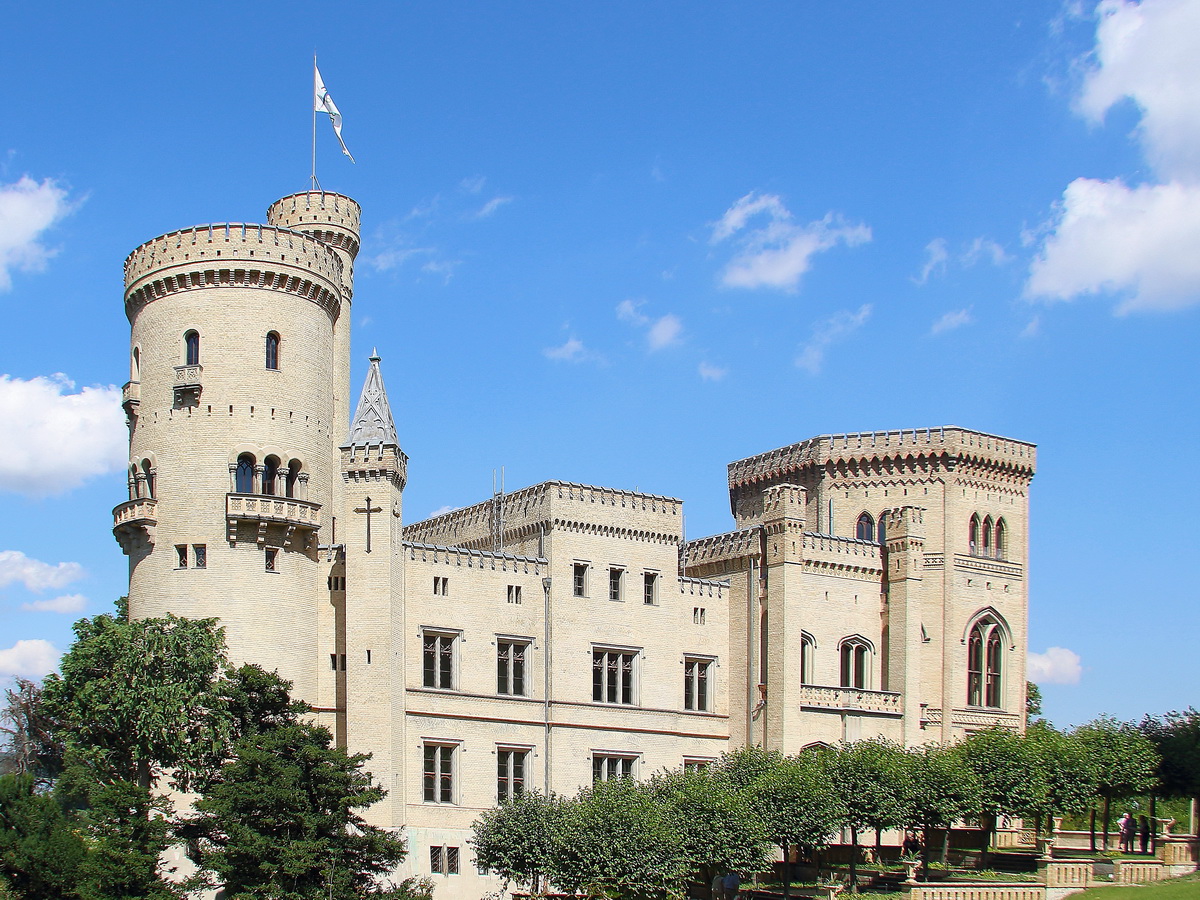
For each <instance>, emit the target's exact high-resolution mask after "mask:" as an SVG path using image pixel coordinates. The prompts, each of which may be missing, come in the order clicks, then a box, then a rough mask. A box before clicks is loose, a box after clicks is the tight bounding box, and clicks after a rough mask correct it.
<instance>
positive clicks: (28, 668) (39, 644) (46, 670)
mask: <svg viewBox="0 0 1200 900" xmlns="http://www.w3.org/2000/svg"><path fill="white" fill-rule="evenodd" d="M58 657H59V653H58V649H57V648H56V647H55V646H54V645H53V644H52V643H50V642H49V641H44V640H41V639H40V638H36V639H34V640H27V641H17V642H16V643H15V644H13V646H11V647H9V648H8V649H6V650H0V676H5V677H10V678H11V677H17V678H28V679H30V680H31V681H38V680H40V679H42V678H44V677H45V676H47V675H49V674H50V673H51V672H53V671H54V670H55V668H57V667H58Z"/></svg>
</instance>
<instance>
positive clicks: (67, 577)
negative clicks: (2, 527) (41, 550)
mask: <svg viewBox="0 0 1200 900" xmlns="http://www.w3.org/2000/svg"><path fill="white" fill-rule="evenodd" d="M84 574H85V573H84V570H83V566H81V565H80V564H79V563H77V562H60V563H54V564H51V563H45V562H42V561H41V560H40V559H33V558H31V557H28V556H26V555H25V554H24V553H22V552H21V551H20V550H0V587H7V586H8V585H10V584H13V583H14V582H17V581H19V582H21V583H22V584H24V585H25V588H26V589H27V590H30V591H34V592H35V593H39V594H40V593H41V592H42V591H46V590H49V589H51V588H61V587H66V586H67V585H68V584H70V583H71V582H72V581H78V580H79V579H80V578H82V577H83V576H84Z"/></svg>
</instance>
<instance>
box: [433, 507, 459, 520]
mask: <svg viewBox="0 0 1200 900" xmlns="http://www.w3.org/2000/svg"><path fill="white" fill-rule="evenodd" d="M456 509H458V507H457V506H439V507H438V508H437V509H435V510H434V511H433V512H431V513H430V514H429V518H430V519H433V518H436V517H437V516H444V515H445V514H446V513H448V512H454V511H455V510H456Z"/></svg>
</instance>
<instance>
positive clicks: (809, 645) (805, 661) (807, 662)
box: [800, 632, 817, 684]
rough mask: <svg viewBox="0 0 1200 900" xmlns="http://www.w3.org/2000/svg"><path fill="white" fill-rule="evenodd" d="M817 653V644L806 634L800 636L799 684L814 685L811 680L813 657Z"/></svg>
mask: <svg viewBox="0 0 1200 900" xmlns="http://www.w3.org/2000/svg"><path fill="white" fill-rule="evenodd" d="M816 652H817V642H816V640H814V639H813V636H812V635H811V634H809V633H808V632H802V633H801V635H800V683H801V684H815V683H816V682H815V681H814V680H813V656H814V655H815V654H816Z"/></svg>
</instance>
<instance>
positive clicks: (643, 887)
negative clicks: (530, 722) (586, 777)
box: [553, 778, 688, 900]
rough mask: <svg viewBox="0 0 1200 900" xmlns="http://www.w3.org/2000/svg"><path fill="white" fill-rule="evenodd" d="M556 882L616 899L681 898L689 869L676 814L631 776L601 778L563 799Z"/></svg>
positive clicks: (556, 845) (559, 819)
mask: <svg viewBox="0 0 1200 900" xmlns="http://www.w3.org/2000/svg"><path fill="white" fill-rule="evenodd" d="M558 823H559V828H558V833H557V835H556V837H557V840H556V841H555V854H554V874H553V880H554V883H555V885H557V886H558V887H560V888H565V889H566V890H569V891H584V892H586V893H588V894H589V895H593V896H594V895H597V894H602V895H604V896H606V897H610V898H614V900H651V898H655V900H657V898H665V897H680V896H682V894H683V881H684V878H685V876H686V875H687V871H688V861H687V858H686V856H685V853H684V846H683V838H682V837H681V835H680V834H679V831H678V829H677V828H676V825H675V822H674V819H673V817H672V816H671V815H670V813H669V811H668V810H667V809H665V808H664V807H663V806H662V804H660V803H658V802H657V801H656V800H655V799H654V797H653V796H652V795H651V794H650V792H649V791H648V790H646V789H645V788H644V787H643V786H641V785H639V784H638V783H636V782H635V781H633V780H632V779H629V778H618V779H614V780H612V781H599V782H596V783H595V784H593V785H592V786H590V787H587V788H584V789H583V790H581V791H580V792H579V794H578V795H577V796H576V797H575V798H574V799H572V800H569V801H566V802H565V803H563V806H562V810H561V814H560V816H559V817H558Z"/></svg>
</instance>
